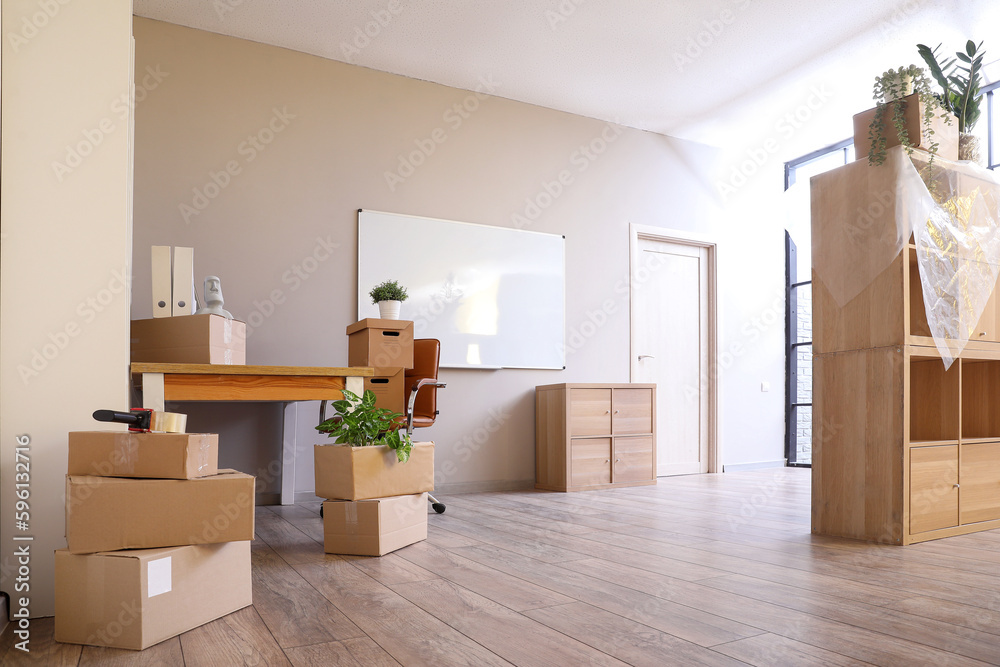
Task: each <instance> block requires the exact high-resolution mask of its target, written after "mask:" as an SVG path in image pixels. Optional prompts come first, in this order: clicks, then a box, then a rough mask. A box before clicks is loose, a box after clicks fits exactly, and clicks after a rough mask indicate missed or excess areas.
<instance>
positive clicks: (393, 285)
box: [368, 280, 408, 320]
mask: <svg viewBox="0 0 1000 667" xmlns="http://www.w3.org/2000/svg"><path fill="white" fill-rule="evenodd" d="M368 296H370V297H371V298H372V303H374V304H377V305H378V314H379V317H380V318H382V319H383V320H398V319H399V305H400V304H401V303H402V302H403V301H406V297H407V296H408V295H407V294H406V288H405V287H403V286H402V285H400V284H399V283H398V282H396V281H395V280H386V281H385V282H382V283H379V284H378V285H376V286H375V287H373V288H372V290H371V291H370V292H368Z"/></svg>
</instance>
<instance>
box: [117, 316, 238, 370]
mask: <svg viewBox="0 0 1000 667" xmlns="http://www.w3.org/2000/svg"><path fill="white" fill-rule="evenodd" d="M132 361H149V362H159V363H172V364H223V365H226V364H228V365H234V364H235V365H243V364H245V363H246V362H247V325H246V323H245V322H240V321H239V320H231V319H229V318H227V317H223V316H222V315H184V316H180V317H154V318H153V319H149V320H132Z"/></svg>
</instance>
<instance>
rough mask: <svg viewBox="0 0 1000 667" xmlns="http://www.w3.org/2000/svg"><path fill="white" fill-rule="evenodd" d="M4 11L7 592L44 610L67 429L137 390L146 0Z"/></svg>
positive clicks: (2, 452) (0, 529) (60, 536)
mask: <svg viewBox="0 0 1000 667" xmlns="http://www.w3.org/2000/svg"><path fill="white" fill-rule="evenodd" d="M0 21H2V25H3V30H2V34H3V63H2V67H3V72H2V103H0V105H2V106H0V113H2V132H3V134H2V163H3V164H2V174H3V176H2V179H3V182H2V189H3V201H2V204H0V217H2V237H0V238H2V243H0V258H2V259H0V276H2V278H0V323H2V329H0V396H2V401H0V489H2V492H0V536H2V539H0V545H2V554H0V589H2V590H3V591H5V592H7V593H9V594H10V595H11V598H12V603H13V604H12V607H13V610H14V611H15V612H16V611H17V610H18V609H19V607H20V604H19V598H21V597H28V598H29V599H30V604H29V611H30V614H31V616H32V617H35V616H46V615H51V614H52V613H53V588H52V578H53V550H55V549H58V548H60V547H64V546H65V544H66V543H65V539H64V517H65V514H64V503H63V498H64V488H65V486H64V479H65V475H66V441H67V433H68V432H69V431H74V430H85V429H92V428H93V427H94V421H93V419H92V418H91V413H92V412H93V411H94V410H95V409H97V408H124V407H127V406H128V401H129V394H128V344H129V343H128V320H129V294H128V285H127V280H128V275H129V270H130V264H129V263H130V257H131V245H130V243H131V236H130V235H131V229H130V228H131V218H130V206H129V200H128V198H129V195H130V192H131V167H130V163H131V158H130V153H129V115H130V110H129V107H128V105H127V104H123V103H122V100H121V97H122V96H123V95H125V97H124V100H125V101H127V100H128V97H127V93H128V90H129V85H130V82H131V79H132V71H131V59H130V52H131V26H132V7H131V2H129V0H102V2H100V3H63V2H51V3H39V2H37V1H36V0H3V5H2V15H0ZM70 153H76V154H77V157H73V156H72V155H71V154H70ZM77 160H79V161H77ZM56 163H62V164H63V165H65V166H66V167H67V168H66V169H62V168H59V167H57V166H56ZM18 438H22V441H29V442H30V444H29V446H28V447H27V450H26V452H24V453H25V454H26V455H27V456H28V457H30V471H29V474H30V498H29V510H28V511H29V514H30V519H29V527H28V530H26V531H22V530H19V529H17V528H16V526H15V501H16V500H17V499H16V498H15V446H16V445H17V442H18V440H17V439H18ZM28 535H30V536H32V537H33V538H34V540H33V541H31V542H16V541H14V539H13V538H14V536H28ZM25 544H27V545H29V546H30V565H29V567H30V574H29V575H28V577H27V578H28V579H29V581H28V582H27V583H29V584H30V590H28V591H23V592H17V591H15V584H16V583H17V582H15V577H19V576H20V575H19V574H18V572H17V567H19V564H18V563H17V562H16V559H15V557H14V552H15V548H18V547H21V546H23V545H25ZM21 583H22V584H23V583H24V582H21Z"/></svg>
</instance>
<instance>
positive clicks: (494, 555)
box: [456, 545, 764, 646]
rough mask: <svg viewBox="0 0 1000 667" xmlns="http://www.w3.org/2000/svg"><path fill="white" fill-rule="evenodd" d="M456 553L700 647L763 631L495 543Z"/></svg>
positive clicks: (610, 565) (612, 567)
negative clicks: (517, 552) (522, 553)
mask: <svg viewBox="0 0 1000 667" xmlns="http://www.w3.org/2000/svg"><path fill="white" fill-rule="evenodd" d="M456 553H459V554H461V555H463V556H468V557H469V558H470V560H476V561H478V562H480V563H482V564H484V565H488V566H490V567H493V568H494V569H496V570H499V571H501V572H507V573H509V574H512V575H514V576H516V577H520V578H522V579H524V580H526V581H530V582H532V583H536V584H538V585H539V586H544V587H547V588H549V589H551V590H553V591H556V592H558V593H561V594H563V595H566V596H569V597H572V598H574V599H576V600H579V601H581V602H587V603H588V604H591V605H593V606H595V607H598V608H600V609H604V610H605V611H609V612H611V613H614V614H617V615H619V616H623V617H625V618H628V619H631V620H633V621H636V622H637V623H642V624H643V625H648V626H650V627H652V628H655V629H657V630H661V631H663V632H667V633H669V634H672V635H674V636H675V637H680V638H681V639H685V640H687V641H689V642H691V643H694V644H698V645H700V646H712V645H714V644H721V643H723V642H728V641H733V640H734V639H742V638H743V637H752V636H753V635H756V634H760V633H762V632H764V630H762V629H760V628H759V627H756V626H754V625H752V624H750V623H741V622H738V621H732V620H730V619H727V618H724V617H721V616H717V615H714V614H711V613H705V612H703V611H700V610H698V609H693V608H691V607H688V606H685V605H681V604H677V603H676V602H674V601H673V600H671V599H669V598H667V597H664V596H657V595H655V594H649V593H646V592H644V591H643V590H641V589H639V588H630V587H628V586H622V585H620V584H617V583H614V582H611V581H608V580H607V579H605V578H601V577H593V576H590V575H585V574H581V573H579V572H574V571H571V570H569V569H564V567H562V566H558V565H552V564H548V563H542V562H539V561H532V560H531V559H530V558H526V557H524V556H521V555H519V554H515V553H513V552H510V551H504V550H502V549H499V548H497V547H492V546H488V545H484V546H480V547H466V548H463V549H457V550H456ZM576 562H580V561H571V562H570V563H566V564H565V565H567V566H569V565H571V564H572V563H576ZM607 565H608V567H609V568H611V569H615V568H617V567H618V565H616V564H612V563H608V564H607ZM705 590H706V591H710V590H711V589H705Z"/></svg>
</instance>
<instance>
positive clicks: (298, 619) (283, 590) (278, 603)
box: [251, 540, 365, 648]
mask: <svg viewBox="0 0 1000 667" xmlns="http://www.w3.org/2000/svg"><path fill="white" fill-rule="evenodd" d="M251 560H252V566H253V567H252V572H253V602H254V608H255V609H256V610H257V613H258V614H260V617H261V619H262V620H263V621H264V624H265V625H266V626H267V627H268V629H269V630H270V631H271V635H272V636H273V637H274V639H275V641H276V642H277V643H278V646H281V647H282V648H288V647H290V646H306V645H309V644H320V643H324V642H332V641H339V640H343V639H353V638H357V637H364V636H365V633H364V632H362V631H361V630H360V629H359V628H358V626H356V625H354V623H352V622H351V621H350V619H348V618H347V617H346V616H344V614H343V613H341V611H340V610H339V609H337V608H336V607H334V606H333V605H332V604H330V601H329V600H327V599H326V598H325V597H323V596H322V595H321V594H320V593H319V592H318V591H317V590H316V589H315V588H313V587H312V586H311V585H310V584H309V583H308V582H306V580H305V579H303V578H302V577H301V576H300V575H299V573H298V572H296V571H295V570H294V569H292V566H291V565H289V564H288V563H286V562H285V561H284V560H283V559H282V558H281V557H280V556H278V554H277V553H275V552H274V551H273V550H272V549H271V548H270V547H269V546H267V545H266V544H263V543H261V542H260V541H259V540H256V541H254V543H253V547H252V549H251Z"/></svg>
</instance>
